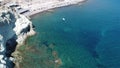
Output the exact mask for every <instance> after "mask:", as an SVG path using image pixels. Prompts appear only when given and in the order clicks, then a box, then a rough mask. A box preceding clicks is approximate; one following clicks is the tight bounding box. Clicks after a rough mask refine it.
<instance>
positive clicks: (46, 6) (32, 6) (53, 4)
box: [20, 0, 87, 17]
mask: <svg viewBox="0 0 120 68" xmlns="http://www.w3.org/2000/svg"><path fill="white" fill-rule="evenodd" d="M86 1H87V0H65V1H50V2H45V3H39V2H37V3H36V2H35V3H32V2H30V3H27V4H26V3H20V5H21V7H22V8H24V9H29V12H27V13H24V14H23V15H25V16H27V17H32V16H33V15H36V14H38V13H41V12H44V11H49V10H51V9H54V8H60V7H65V6H70V5H74V4H79V5H81V4H82V3H83V2H86ZM36 6H38V7H36Z"/></svg>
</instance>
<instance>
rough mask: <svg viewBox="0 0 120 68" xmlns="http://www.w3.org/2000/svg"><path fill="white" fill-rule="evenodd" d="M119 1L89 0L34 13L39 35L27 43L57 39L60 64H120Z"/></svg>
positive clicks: (108, 67)
mask: <svg viewBox="0 0 120 68" xmlns="http://www.w3.org/2000/svg"><path fill="white" fill-rule="evenodd" d="M119 2H120V1H119V0H88V1H87V2H86V3H84V4H83V5H74V6H70V7H64V8H58V9H54V11H52V12H43V13H40V14H37V15H35V16H34V17H32V22H33V24H34V25H35V26H36V27H35V30H36V32H37V35H36V36H34V37H32V38H30V39H28V43H29V44H31V45H33V43H34V46H41V45H38V44H39V43H38V42H40V43H43V44H45V45H47V44H51V43H54V45H55V50H56V51H57V52H58V55H59V57H60V59H61V61H62V64H61V66H60V68H120V54H119V51H120V36H119V35H120V8H119V6H120V4H119ZM62 18H65V21H63V20H62ZM36 41H37V42H36ZM36 56H38V55H36ZM38 57H39V56H38ZM32 60H34V61H35V62H37V60H36V59H32ZM38 60H39V59H38ZM33 65H35V66H38V67H34V68H50V67H40V66H41V65H39V64H37V63H35V64H33ZM43 66H44V65H43Z"/></svg>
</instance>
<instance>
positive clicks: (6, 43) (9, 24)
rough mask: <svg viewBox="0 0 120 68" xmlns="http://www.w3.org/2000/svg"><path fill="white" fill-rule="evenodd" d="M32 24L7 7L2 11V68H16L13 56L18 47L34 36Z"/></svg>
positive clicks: (0, 14)
mask: <svg viewBox="0 0 120 68" xmlns="http://www.w3.org/2000/svg"><path fill="white" fill-rule="evenodd" d="M34 34H35V31H34V30H33V26H32V22H31V21H29V20H28V19H27V18H26V17H25V16H23V15H20V14H18V13H16V12H15V11H13V10H12V9H10V8H8V7H5V8H4V9H2V10H1V11H0V68H14V66H15V64H14V63H13V61H15V60H16V59H14V57H13V56H12V55H11V54H12V53H13V52H14V51H15V50H16V47H17V45H21V44H23V42H24V41H25V39H26V38H27V37H28V36H31V35H34Z"/></svg>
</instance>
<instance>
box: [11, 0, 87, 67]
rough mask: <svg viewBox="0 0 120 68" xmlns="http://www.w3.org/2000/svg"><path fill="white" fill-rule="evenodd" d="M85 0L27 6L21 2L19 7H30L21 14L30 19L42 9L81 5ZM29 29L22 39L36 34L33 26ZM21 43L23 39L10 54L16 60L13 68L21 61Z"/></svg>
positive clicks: (42, 10) (18, 65)
mask: <svg viewBox="0 0 120 68" xmlns="http://www.w3.org/2000/svg"><path fill="white" fill-rule="evenodd" d="M85 1H87V0H75V1H74V0H71V1H69V0H67V1H63V2H60V1H55V2H52V1H51V2H48V3H43V4H39V3H37V4H31V5H29V6H27V5H26V6H25V5H22V4H21V7H25V9H26V8H29V9H30V12H29V13H25V14H23V15H25V16H26V17H28V19H30V18H31V17H32V16H33V15H36V14H38V13H41V12H44V11H49V10H51V9H55V8H61V7H66V6H70V5H75V4H79V5H81V4H82V3H83V2H85ZM38 4H39V5H38ZM36 5H38V6H39V7H36ZM48 5H49V6H48ZM31 29H32V30H30V32H29V33H27V34H26V35H25V36H24V40H27V38H28V37H30V36H32V35H35V34H36V32H34V31H33V28H31ZM22 44H24V41H23V43H21V44H20V45H17V47H16V51H14V53H13V54H12V55H13V56H14V57H15V58H16V60H15V61H14V63H15V65H16V66H15V68H20V62H22V59H23V58H22V56H20V54H21V52H20V51H19V50H18V49H19V47H20V46H21V45H22Z"/></svg>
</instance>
